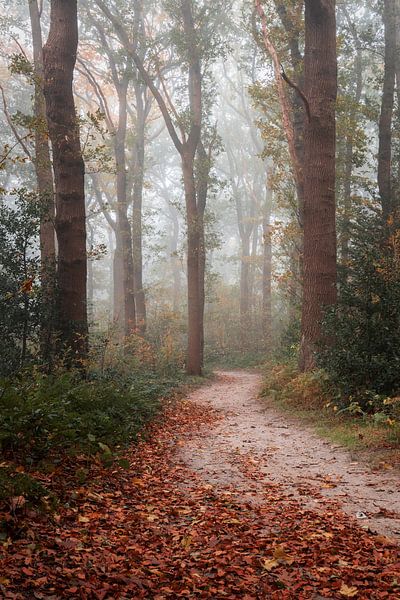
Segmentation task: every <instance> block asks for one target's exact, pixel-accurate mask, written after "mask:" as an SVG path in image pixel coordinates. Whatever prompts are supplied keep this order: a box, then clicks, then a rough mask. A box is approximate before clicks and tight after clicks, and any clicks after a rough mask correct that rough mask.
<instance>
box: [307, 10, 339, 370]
mask: <svg viewBox="0 0 400 600" xmlns="http://www.w3.org/2000/svg"><path fill="white" fill-rule="evenodd" d="M304 77H305V95H306V97H307V99H308V102H309V107H310V119H309V121H308V122H307V123H306V128H305V166H304V263H303V264H304V285H303V304H302V321H301V332H302V339H301V349H300V360H299V363H300V368H301V369H302V370H309V369H311V368H313V366H314V364H315V359H314V351H315V350H316V347H317V345H318V343H319V342H320V341H321V338H322V331H321V318H322V316H323V310H324V307H326V306H330V305H332V304H334V303H335V302H336V225H335V137H336V136H335V106H336V94H337V58H336V18H335V0H306V1H305V53H304Z"/></svg>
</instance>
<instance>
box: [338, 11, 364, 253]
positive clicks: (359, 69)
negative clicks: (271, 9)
mask: <svg viewBox="0 0 400 600" xmlns="http://www.w3.org/2000/svg"><path fill="white" fill-rule="evenodd" d="M343 11H344V13H345V17H346V19H347V22H348V25H349V26H350V28H351V30H352V37H353V41H354V44H355V47H356V48H355V50H356V58H355V64H354V75H355V77H354V79H355V82H356V85H355V90H354V99H353V102H354V108H352V109H351V111H350V122H352V121H354V120H355V118H356V108H355V107H356V106H357V105H358V104H359V103H360V100H361V94H362V89H363V55H362V48H361V44H360V40H359V39H358V35H357V31H356V29H355V27H354V25H353V24H352V23H351V20H350V16H349V14H348V12H347V9H346V8H344V7H343ZM353 159H354V131H349V132H348V133H347V136H346V147H345V170H344V171H345V172H344V190H343V192H344V193H343V196H344V198H343V200H344V202H343V204H344V207H343V208H344V216H343V217H344V223H343V232H342V239H341V252H340V254H341V259H342V263H343V264H344V265H346V264H347V263H348V260H349V244H350V221H351V205H352V201H351V192H352V175H353Z"/></svg>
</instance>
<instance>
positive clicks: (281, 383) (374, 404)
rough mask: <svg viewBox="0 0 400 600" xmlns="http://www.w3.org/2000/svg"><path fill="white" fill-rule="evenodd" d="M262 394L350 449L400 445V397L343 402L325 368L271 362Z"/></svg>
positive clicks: (383, 448)
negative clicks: (305, 369) (301, 370)
mask: <svg viewBox="0 0 400 600" xmlns="http://www.w3.org/2000/svg"><path fill="white" fill-rule="evenodd" d="M262 395H263V396H264V397H265V398H268V399H270V400H272V401H273V402H274V403H275V404H277V405H278V406H279V407H280V408H282V409H284V410H285V411H287V412H289V413H290V414H291V415H293V416H295V417H299V418H300V419H302V420H303V421H305V422H308V423H310V424H312V425H314V426H315V427H316V429H317V432H318V433H319V434H321V435H323V436H324V437H327V438H329V439H330V440H331V441H332V442H334V443H337V444H341V445H343V446H346V447H348V448H350V449H353V450H367V449H372V450H376V451H377V452H379V451H382V452H383V453H385V452H386V453H390V452H391V451H394V452H395V451H396V450H398V448H399V446H400V398H397V397H396V398H386V397H381V396H377V395H374V396H373V397H372V396H371V400H370V402H369V403H368V404H367V410H365V409H364V408H363V407H361V405H360V404H359V403H358V402H356V401H352V400H351V399H347V401H346V402H343V399H342V398H341V397H340V396H339V395H338V393H337V390H336V388H335V387H334V386H333V385H332V383H331V381H330V379H329V377H328V375H327V374H326V372H325V371H324V370H322V369H316V370H314V371H311V372H307V373H299V372H298V369H297V367H296V366H295V364H294V363H289V364H283V365H269V366H268V368H267V370H266V376H265V382H264V388H263V392H262ZM393 458H394V460H395V461H397V460H398V459H399V457H398V456H393Z"/></svg>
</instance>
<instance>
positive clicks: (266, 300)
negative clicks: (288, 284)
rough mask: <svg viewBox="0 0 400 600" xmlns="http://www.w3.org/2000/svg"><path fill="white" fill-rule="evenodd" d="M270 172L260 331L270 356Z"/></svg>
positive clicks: (267, 189) (267, 184)
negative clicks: (261, 330)
mask: <svg viewBox="0 0 400 600" xmlns="http://www.w3.org/2000/svg"><path fill="white" fill-rule="evenodd" d="M272 171H273V168H271V169H267V180H266V183H265V206H264V214H263V274H262V326H263V327H262V329H263V338H264V347H265V350H266V352H267V354H270V352H271V346H272V231H271V214H272V197H273V191H272V182H271V175H272Z"/></svg>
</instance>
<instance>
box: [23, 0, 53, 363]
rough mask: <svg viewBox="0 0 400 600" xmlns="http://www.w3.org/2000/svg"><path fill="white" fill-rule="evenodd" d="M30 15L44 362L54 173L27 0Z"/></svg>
mask: <svg viewBox="0 0 400 600" xmlns="http://www.w3.org/2000/svg"><path fill="white" fill-rule="evenodd" d="M29 16H30V22H31V30H32V46H33V65H34V78H35V101H34V114H35V159H34V166H35V173H36V181H37V189H38V194H39V201H40V204H41V208H42V211H41V218H40V263H41V284H42V293H43V301H44V306H45V307H46V318H45V319H44V322H43V323H42V332H41V354H42V357H43V358H44V359H45V360H48V359H49V356H50V354H51V352H52V340H51V338H52V333H53V329H54V323H53V317H54V315H53V314H52V313H53V310H54V293H55V282H54V275H55V270H56V241H55V230H54V223H55V206H54V184H53V170H52V165H51V159H50V147H49V141H48V129H47V121H46V103H45V99H44V94H43V39H42V28H41V22H40V12H39V7H38V3H37V0H29Z"/></svg>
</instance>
